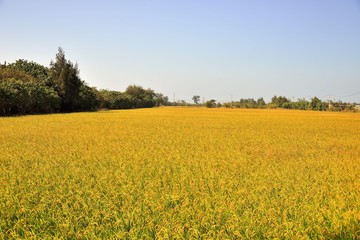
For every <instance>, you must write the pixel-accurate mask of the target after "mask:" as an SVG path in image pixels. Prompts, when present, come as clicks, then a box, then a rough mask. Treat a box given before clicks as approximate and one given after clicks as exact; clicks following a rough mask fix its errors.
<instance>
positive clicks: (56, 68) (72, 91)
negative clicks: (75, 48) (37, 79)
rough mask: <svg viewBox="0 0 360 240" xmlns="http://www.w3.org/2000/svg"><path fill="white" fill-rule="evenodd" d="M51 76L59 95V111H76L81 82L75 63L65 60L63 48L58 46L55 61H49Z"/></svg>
mask: <svg viewBox="0 0 360 240" xmlns="http://www.w3.org/2000/svg"><path fill="white" fill-rule="evenodd" d="M50 72H51V76H52V78H53V80H54V82H55V84H56V87H55V89H56V91H57V92H58V94H59V96H60V97H61V111H62V112H72V111H77V110H78V109H77V106H79V104H78V101H79V93H80V88H81V86H82V82H81V79H80V76H79V69H78V66H77V64H75V65H74V64H73V63H72V62H71V61H69V60H66V58H65V52H64V50H63V49H62V48H61V47H59V49H58V53H57V54H56V58H55V62H54V61H51V63H50Z"/></svg>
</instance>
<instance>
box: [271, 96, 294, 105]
mask: <svg viewBox="0 0 360 240" xmlns="http://www.w3.org/2000/svg"><path fill="white" fill-rule="evenodd" d="M271 104H273V105H274V106H275V107H277V108H290V100H289V99H287V98H286V97H283V96H279V97H277V96H276V95H275V96H274V97H272V98H271Z"/></svg>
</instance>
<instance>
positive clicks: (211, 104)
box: [205, 99, 216, 108]
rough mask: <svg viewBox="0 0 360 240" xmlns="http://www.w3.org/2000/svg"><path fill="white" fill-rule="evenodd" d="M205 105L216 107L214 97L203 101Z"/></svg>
mask: <svg viewBox="0 0 360 240" xmlns="http://www.w3.org/2000/svg"><path fill="white" fill-rule="evenodd" d="M205 106H206V107H207V108H215V107H216V100H215V99H211V100H209V101H206V102H205Z"/></svg>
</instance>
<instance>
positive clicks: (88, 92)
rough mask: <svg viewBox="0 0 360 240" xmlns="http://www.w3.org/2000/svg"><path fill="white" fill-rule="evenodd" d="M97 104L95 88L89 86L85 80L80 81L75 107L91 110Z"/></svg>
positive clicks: (80, 109)
mask: <svg viewBox="0 0 360 240" xmlns="http://www.w3.org/2000/svg"><path fill="white" fill-rule="evenodd" d="M98 106H99V101H98V99H97V96H96V89H95V88H91V87H89V86H88V85H87V84H86V83H85V82H82V84H81V86H80V91H79V98H78V100H77V106H76V109H77V110H78V111H93V110H96V109H97V108H98Z"/></svg>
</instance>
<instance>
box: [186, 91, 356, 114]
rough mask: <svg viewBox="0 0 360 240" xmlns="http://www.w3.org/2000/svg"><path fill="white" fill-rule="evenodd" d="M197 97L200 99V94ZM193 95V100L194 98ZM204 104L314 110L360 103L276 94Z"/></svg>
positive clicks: (353, 108) (347, 108)
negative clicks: (268, 99)
mask: <svg viewBox="0 0 360 240" xmlns="http://www.w3.org/2000/svg"><path fill="white" fill-rule="evenodd" d="M194 97H196V100H198V99H199V98H200V97H199V96H194ZM194 97H193V100H194ZM194 105H199V103H198V101H195V100H194ZM204 106H206V107H209V108H215V107H226V108H254V109H256V108H260V109H261V108H271V109H274V108H283V109H296V110H313V111H358V110H359V105H358V104H356V103H347V102H342V101H332V100H327V101H322V100H320V99H319V98H317V97H313V98H311V99H310V101H308V100H306V99H304V98H300V99H297V100H296V101H291V100H290V99H289V98H286V97H284V96H276V95H275V96H274V97H272V98H271V101H270V102H268V103H266V102H265V101H264V98H259V99H257V100H255V99H254V98H241V99H240V100H239V101H232V102H225V103H223V104H220V103H217V102H216V100H214V99H211V100H209V101H206V102H205V103H204Z"/></svg>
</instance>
